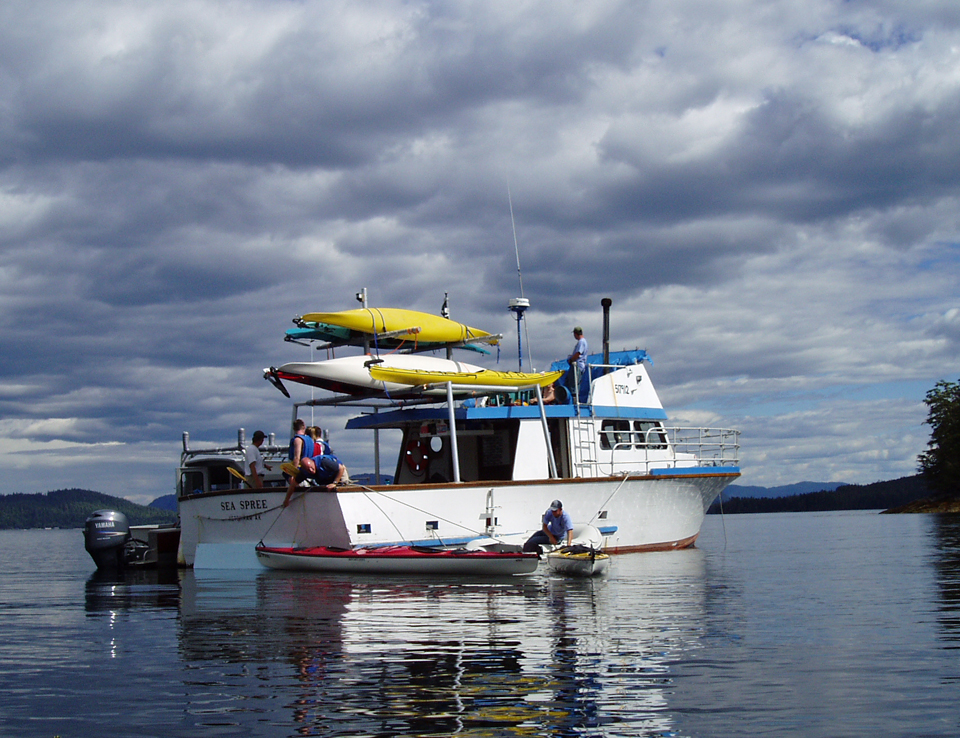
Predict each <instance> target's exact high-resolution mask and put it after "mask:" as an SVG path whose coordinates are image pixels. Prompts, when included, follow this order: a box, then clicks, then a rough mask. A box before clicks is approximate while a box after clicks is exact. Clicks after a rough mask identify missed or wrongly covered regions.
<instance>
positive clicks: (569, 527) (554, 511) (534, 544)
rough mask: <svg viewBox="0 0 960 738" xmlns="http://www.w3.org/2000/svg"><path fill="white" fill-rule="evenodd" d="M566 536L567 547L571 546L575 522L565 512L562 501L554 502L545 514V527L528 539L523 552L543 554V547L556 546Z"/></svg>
mask: <svg viewBox="0 0 960 738" xmlns="http://www.w3.org/2000/svg"><path fill="white" fill-rule="evenodd" d="M564 535H566V538H567V544H566V545H568V546H569V545H570V543H571V542H572V540H573V521H572V520H570V516H569V515H567V513H565V512H564V510H563V503H562V502H560V500H554V501H553V502H551V503H550V507H549V508H548V509H547V511H546V512H545V513H544V514H543V527H542V528H541V529H540V530H538V531H537V532H536V533H534V534H533V535H532V536H530V538H528V539H527V542H526V543H524V544H523V550H524V551H527V552H531V551H536V552H537V553H538V554H542V553H543V549H542V548H541V546H542V545H544V544H547V543H549V544H551V545H553V546H556V545H557V544H559V543H560V541H561V540H562V539H563V537H564Z"/></svg>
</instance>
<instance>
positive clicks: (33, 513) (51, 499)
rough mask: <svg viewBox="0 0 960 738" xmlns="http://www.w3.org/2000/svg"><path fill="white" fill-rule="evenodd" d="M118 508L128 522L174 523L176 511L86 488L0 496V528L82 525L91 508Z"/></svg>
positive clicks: (92, 509) (141, 523) (143, 523)
mask: <svg viewBox="0 0 960 738" xmlns="http://www.w3.org/2000/svg"><path fill="white" fill-rule="evenodd" d="M102 509H107V510H118V511H120V512H122V513H123V514H124V515H126V516H127V519H128V520H129V521H130V525H152V524H155V523H161V524H162V523H175V522H177V514H176V512H171V511H169V510H159V509H157V508H154V507H145V506H144V505H137V504H135V503H133V502H130V501H128V500H124V499H122V498H120V497H112V496H111V495H105V494H102V493H101V492H91V491H90V490H87V489H58V490H55V491H53V492H46V493H37V494H12V495H0V528H82V527H83V523H84V521H85V520H86V519H87V518H88V517H89V515H90V513H92V512H93V511H94V510H102Z"/></svg>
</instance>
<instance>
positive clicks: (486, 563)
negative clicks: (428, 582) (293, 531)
mask: <svg viewBox="0 0 960 738" xmlns="http://www.w3.org/2000/svg"><path fill="white" fill-rule="evenodd" d="M256 552H257V558H258V559H259V561H260V563H261V564H263V565H264V566H266V567H268V568H270V569H286V570H290V571H320V572H334V573H346V574H403V575H407V574H411V575H413V574H415V575H434V576H435V575H469V576H513V575H516V574H531V573H532V572H534V571H536V569H537V566H538V564H539V557H538V556H537V555H536V554H531V553H521V552H516V553H503V552H500V553H492V552H489V551H482V550H473V551H467V550H456V551H452V550H436V549H435V550H429V549H415V548H412V547H410V546H386V547H381V548H372V549H365V548H361V549H349V550H343V549H334V548H329V547H326V546H317V547H313V548H291V547H283V548H271V547H267V546H257V548H256Z"/></svg>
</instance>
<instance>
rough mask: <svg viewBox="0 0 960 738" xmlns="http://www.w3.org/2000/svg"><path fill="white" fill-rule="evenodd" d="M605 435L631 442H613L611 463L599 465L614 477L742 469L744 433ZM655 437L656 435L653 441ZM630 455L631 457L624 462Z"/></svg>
mask: <svg viewBox="0 0 960 738" xmlns="http://www.w3.org/2000/svg"><path fill="white" fill-rule="evenodd" d="M602 432H603V433H607V434H609V435H611V436H613V435H615V434H617V435H625V436H627V437H628V438H629V440H618V441H614V442H612V443H611V444H610V461H609V462H606V461H604V462H602V463H601V462H598V463H597V467H598V471H599V470H600V468H601V467H603V468H607V467H608V466H609V470H610V471H609V474H611V475H613V474H614V473H621V472H624V471H627V472H628V473H641V474H649V473H650V470H651V469H684V468H704V467H722V466H729V467H738V466H739V465H740V431H738V430H734V429H731V428H703V427H667V426H654V427H653V428H650V429H648V430H646V431H636V430H626V429H624V430H619V431H618V430H608V431H602ZM651 434H653V435H654V440H653V441H651V438H650V436H651ZM640 436H643V441H638V440H637V439H638V437H640ZM628 452H629V453H630V457H629V458H624V456H625V455H626V454H627V453H628ZM638 453H642V457H641V458H637V454H638ZM618 456H619V457H620V458H619V459H618ZM628 464H629V465H631V468H630V469H624V468H622V467H625V466H626V465H628ZM637 466H639V468H637Z"/></svg>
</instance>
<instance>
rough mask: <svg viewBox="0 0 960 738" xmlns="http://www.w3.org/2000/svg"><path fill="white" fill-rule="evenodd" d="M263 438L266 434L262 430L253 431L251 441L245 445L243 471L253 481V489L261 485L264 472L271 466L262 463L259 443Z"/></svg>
mask: <svg viewBox="0 0 960 738" xmlns="http://www.w3.org/2000/svg"><path fill="white" fill-rule="evenodd" d="M264 438H266V435H265V434H264V432H263V431H262V430H258V431H254V432H253V443H251V444H250V445H249V446H247V450H246V452H245V453H244V457H243V467H244V468H243V473H244V475H245V476H246V477H247V478H248V479H249V480H250V481H251V482H253V487H254V488H255V489H260V488H261V487H263V475H264V472H265V471H266V470H268V469H271V468H272V467H271V466H269V465H268V464H265V463H264V461H263V454H262V453H261V452H260V444H262V443H263V439H264Z"/></svg>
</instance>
